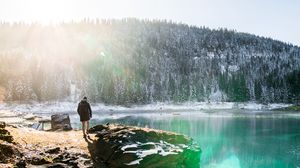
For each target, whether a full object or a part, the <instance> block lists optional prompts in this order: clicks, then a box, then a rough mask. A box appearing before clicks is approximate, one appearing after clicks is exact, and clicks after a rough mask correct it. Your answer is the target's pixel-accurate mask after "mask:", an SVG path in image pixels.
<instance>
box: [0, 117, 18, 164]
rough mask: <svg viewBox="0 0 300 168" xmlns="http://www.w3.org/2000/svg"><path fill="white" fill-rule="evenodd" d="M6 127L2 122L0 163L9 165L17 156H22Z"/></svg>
mask: <svg viewBox="0 0 300 168" xmlns="http://www.w3.org/2000/svg"><path fill="white" fill-rule="evenodd" d="M5 126H6V124H5V123H4V122H0V163H9V162H11V160H13V158H14V157H15V156H16V155H20V153H19V151H18V149H17V148H16V147H15V145H14V143H13V137H12V136H11V135H10V132H9V131H8V130H6V129H5Z"/></svg>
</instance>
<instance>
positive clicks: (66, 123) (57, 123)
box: [51, 114, 72, 131]
mask: <svg viewBox="0 0 300 168" xmlns="http://www.w3.org/2000/svg"><path fill="white" fill-rule="evenodd" d="M51 129H52V130H53V131H56V130H64V131H68V130H72V127H71V123H70V117H69V115H68V114H55V115H52V116H51Z"/></svg>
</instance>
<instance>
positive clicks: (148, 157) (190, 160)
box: [89, 125, 201, 168]
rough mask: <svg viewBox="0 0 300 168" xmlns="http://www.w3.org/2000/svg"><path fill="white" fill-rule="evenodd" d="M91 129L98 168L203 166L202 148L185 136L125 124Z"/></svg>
mask: <svg viewBox="0 0 300 168" xmlns="http://www.w3.org/2000/svg"><path fill="white" fill-rule="evenodd" d="M89 132H90V133H95V134H96V139H95V140H94V141H93V144H92V145H91V147H90V150H91V151H90V152H91V155H92V158H93V160H94V164H95V165H96V167H97V165H99V164H101V165H102V164H103V163H104V164H105V165H106V167H164V168H173V167H185V168H189V167H190V168H195V167H199V166H200V165H199V164H200V154H201V150H200V148H199V147H198V146H196V145H195V144H193V142H192V139H190V138H188V137H186V136H184V135H179V134H175V133H171V132H166V131H160V130H154V129H148V128H139V127H132V126H124V125H97V126H95V127H93V128H91V129H90V130H89Z"/></svg>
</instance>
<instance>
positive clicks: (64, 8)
mask: <svg viewBox="0 0 300 168" xmlns="http://www.w3.org/2000/svg"><path fill="white" fill-rule="evenodd" d="M74 2H75V1H73V2H72V1H71V0H64V1H62V0H27V1H26V4H25V6H24V10H26V11H25V12H24V16H23V17H24V18H23V20H24V21H28V22H40V23H43V24H48V23H50V22H59V21H62V20H70V19H72V18H74V15H75V16H76V10H77V8H78V6H77V3H74Z"/></svg>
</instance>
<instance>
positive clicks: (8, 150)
mask: <svg viewBox="0 0 300 168" xmlns="http://www.w3.org/2000/svg"><path fill="white" fill-rule="evenodd" d="M0 125H1V128H0V167H1V168H2V167H4V168H6V167H7V168H10V167H18V168H25V167H37V166H38V167H40V168H48V167H49V168H52V167H57V168H59V167H62V168H64V167H66V168H67V167H75V168H76V167H78V168H81V167H93V162H92V159H91V157H90V154H89V151H88V149H87V144H86V142H85V140H84V139H83V138H82V133H81V131H67V132H62V131H61V132H46V131H37V130H34V129H31V128H26V127H13V126H6V124H5V123H4V122H1V123H0Z"/></svg>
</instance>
